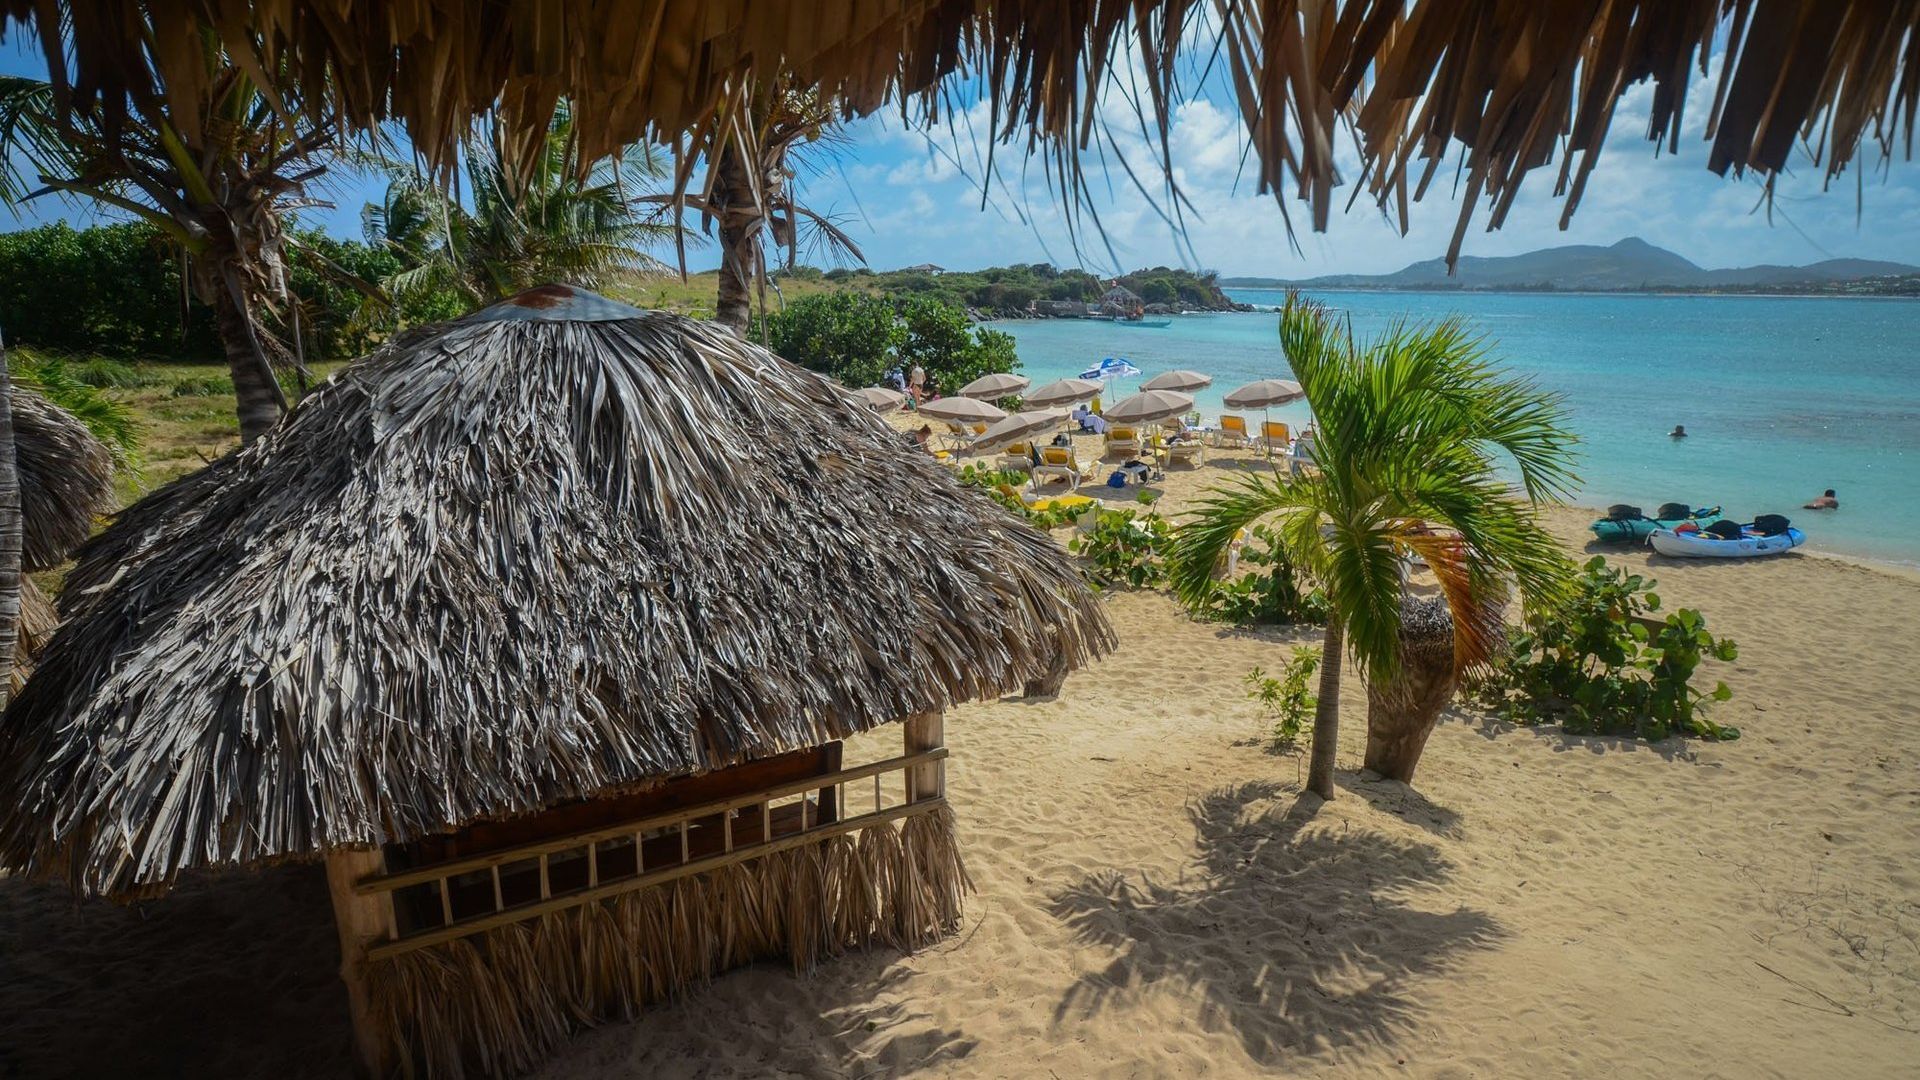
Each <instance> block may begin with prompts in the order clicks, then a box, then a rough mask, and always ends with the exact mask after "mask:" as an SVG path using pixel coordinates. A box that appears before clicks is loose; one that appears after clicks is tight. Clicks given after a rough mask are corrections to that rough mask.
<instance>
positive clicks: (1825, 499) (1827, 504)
mask: <svg viewBox="0 0 1920 1080" xmlns="http://www.w3.org/2000/svg"><path fill="white" fill-rule="evenodd" d="M1806 509H1808V510H1838V509H1840V499H1839V497H1838V496H1836V495H1835V494H1834V493H1833V489H1832V488H1828V489H1827V493H1826V494H1825V495H1822V496H1820V497H1819V498H1817V499H1815V500H1813V501H1812V502H1810V503H1808V504H1807V505H1806Z"/></svg>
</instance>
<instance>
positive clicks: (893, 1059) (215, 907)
mask: <svg viewBox="0 0 1920 1080" xmlns="http://www.w3.org/2000/svg"><path fill="white" fill-rule="evenodd" d="M1083 446H1086V447H1087V448H1088V449H1091V446H1090V442H1088V441H1083ZM1245 465H1246V463H1245V462H1238V463H1236V462H1234V461H1232V460H1227V461H1225V462H1223V463H1217V464H1214V465H1210V466H1208V467H1206V468H1203V469H1198V470H1192V471H1183V470H1176V471H1175V472H1174V473H1173V475H1172V476H1171V477H1170V478H1169V480H1168V481H1167V482H1166V483H1165V484H1164V485H1161V487H1163V489H1164V491H1165V495H1166V497H1165V500H1164V502H1163V503H1162V507H1163V509H1164V510H1165V511H1166V512H1169V513H1174V514H1177V513H1178V512H1179V510H1180V509H1181V508H1182V507H1183V506H1185V505H1188V504H1189V503H1190V502H1191V500H1192V499H1193V498H1194V497H1195V496H1196V495H1197V494H1198V493H1199V492H1200V491H1201V490H1203V489H1204V488H1205V486H1207V485H1208V484H1209V483H1212V482H1217V481H1218V479H1220V478H1221V477H1223V476H1226V475H1229V474H1230V470H1231V469H1232V468H1235V467H1245ZM1589 516H1590V515H1588V514H1586V513H1583V512H1581V511H1579V510H1575V509H1559V510H1555V511H1553V512H1552V515H1551V520H1552V525H1553V529H1554V531H1555V533H1556V535H1558V536H1560V537H1561V538H1562V539H1563V540H1564V541H1565V542H1566V543H1567V544H1568V545H1569V546H1570V547H1571V548H1572V549H1573V550H1575V551H1580V550H1582V549H1583V548H1584V547H1585V542H1584V540H1585V522H1586V520H1587V519H1588V517H1589ZM1800 517H1802V518H1804V519H1807V520H1805V522H1804V523H1805V524H1806V525H1807V527H1808V531H1809V534H1810V536H1811V537H1812V540H1811V544H1812V545H1813V546H1814V547H1815V548H1817V547H1818V545H1819V531H1820V528H1821V525H1822V523H1821V522H1820V521H1819V520H1818V519H1815V518H1814V517H1813V515H1811V514H1802V515H1800ZM1610 557H1611V558H1614V559H1615V560H1616V561H1618V562H1620V563H1622V564H1624V565H1628V566H1631V567H1634V568H1635V569H1638V570H1643V571H1646V572H1648V573H1650V574H1651V575H1652V576H1654V577H1656V578H1658V580H1659V584H1660V589H1659V591H1660V593H1661V594H1662V596H1663V598H1664V599H1665V600H1666V601H1667V605H1666V606H1667V607H1668V608H1673V607H1677V606H1688V607H1695V608H1698V609H1700V610H1701V611H1703V612H1704V613H1705V614H1706V615H1707V617H1708V619H1709V620H1710V624H1711V626H1712V628H1713V629H1714V630H1715V631H1716V632H1717V633H1720V634H1723V635H1729V636H1732V637H1733V638H1735V639H1736V640H1737V641H1738V642H1739V644H1740V659H1739V660H1738V661H1737V662H1735V663H1732V664H1728V665H1723V666H1721V668H1720V669H1719V670H1716V671H1713V672H1712V673H1711V674H1710V675H1709V683H1710V681H1711V678H1712V677H1714V676H1718V677H1723V678H1725V680H1726V681H1727V682H1728V683H1729V684H1730V685H1731V686H1732V687H1733V689H1734V692H1735V696H1734V698H1733V700H1732V701H1731V702H1729V703H1727V704H1725V705H1723V706H1720V707H1719V709H1718V712H1717V713H1716V714H1715V715H1716V717H1717V718H1718V719H1720V720H1721V721H1723V722H1728V723H1732V724H1735V725H1737V726H1739V727H1740V728H1741V729H1742V731H1743V732H1744V737H1743V738H1741V739H1739V740H1737V741H1734V742H1728V743H1718V744H1713V743H1701V742H1697V741H1688V740H1679V739H1674V740H1669V741H1666V742H1663V743H1659V744H1654V745H1647V744H1644V743H1635V742H1632V741H1629V740H1621V739H1595V738H1580V737H1574V736H1569V735H1565V734H1562V733H1560V732H1559V731H1557V730H1555V729H1551V728H1537V729H1535V728H1514V727H1511V726H1507V725H1503V724H1497V723H1493V722H1490V721H1488V720H1486V719H1485V718H1483V717H1478V716H1475V715H1472V714H1471V713H1456V714H1454V715H1452V716H1450V717H1449V718H1448V719H1447V720H1445V721H1444V722H1443V723H1442V725H1441V727H1440V729H1439V730H1438V731H1437V732H1436V733H1435V734H1434V736H1433V739H1432V742H1431V744H1430V746H1429V748H1428V750H1427V754H1426V757H1425V759H1424V761H1423V763H1422V765H1421V767H1420V773H1419V779H1418V784H1417V787H1415V788H1413V789H1409V788H1407V787H1405V786H1403V785H1398V784H1394V783H1390V782H1385V781H1378V780H1369V779H1368V778H1367V777H1366V776H1363V775H1362V774H1361V773H1360V772H1358V769H1357V767H1358V764H1359V761H1360V757H1361V747H1362V743H1363V737H1364V723H1363V714H1364V704H1363V702H1364V697H1363V695H1362V694H1361V693H1360V690H1359V687H1358V685H1357V684H1356V683H1354V682H1351V681H1350V682H1349V683H1348V689H1347V693H1346V694H1345V696H1344V703H1343V705H1344V707H1343V724H1344V727H1343V739H1342V745H1341V765H1342V772H1341V775H1340V783H1341V786H1342V789H1343V790H1342V793H1341V797H1339V798H1338V799H1336V800H1334V801H1333V802H1331V803H1328V804H1325V805H1315V804H1316V803H1317V800H1315V799H1312V798H1311V797H1308V798H1307V799H1306V800H1304V801H1302V800H1301V797H1300V793H1301V790H1302V783H1303V780H1304V776H1305V767H1306V766H1305V757H1304V754H1292V755H1275V754H1272V753H1269V752H1268V751H1267V750H1266V749H1265V748H1264V747H1263V745H1262V740H1261V738H1260V736H1261V722H1260V720H1259V718H1258V716H1257V714H1256V711H1255V708H1254V705H1253V703H1252V702H1250V701H1248V700H1247V698H1246V696H1245V692H1244V689H1243V687H1242V685H1241V680H1242V677H1243V676H1244V674H1245V673H1246V671H1247V670H1248V669H1249V668H1251V667H1253V666H1255V665H1261V666H1264V667H1267V668H1269V669H1271V668H1273V667H1275V666H1277V663H1278V661H1279V660H1280V659H1281V658H1282V657H1283V655H1284V651H1285V649H1286V648H1287V647H1288V646H1289V645H1292V644H1314V643H1316V642H1317V637H1316V635H1315V634H1314V633H1313V632H1310V631H1304V630H1303V631H1299V632H1290V631H1284V630H1275V631H1244V630H1238V629H1233V628H1228V627H1222V626H1218V625H1210V624H1203V623H1197V622H1194V621H1192V620H1190V619H1189V618H1187V617H1186V616H1185V615H1184V614H1183V613H1182V612H1181V611H1180V609H1179V608H1178V607H1177V606H1176V605H1175V604H1174V602H1173V601H1172V600H1171V599H1169V598H1168V597H1166V596H1165V595H1162V594H1158V593H1121V594H1115V595H1113V596H1112V598H1111V600H1110V605H1111V608H1110V610H1111V614H1112V617H1113V621H1114V623H1115V626H1116V627H1117V628H1118V630H1119V631H1120V633H1121V635H1122V645H1121V647H1120V648H1119V650H1118V651H1117V652H1116V653H1115V654H1114V655H1113V656H1111V657H1110V658H1108V659H1107V660H1105V661H1104V662H1102V663H1100V664H1098V665H1096V666H1094V667H1092V668H1090V669H1088V670H1086V671H1082V672H1079V673H1077V674H1075V675H1074V676H1073V677H1072V678H1070V679H1069V680H1068V682H1067V684H1066V687H1065V689H1064V690H1063V692H1062V693H1061V694H1060V695H1059V696H1058V697H1056V698H1052V699H1044V700H1019V699H1007V700H1002V701H998V702H990V703H984V704H977V705H973V706H968V707H965V708H962V709H959V710H956V711H955V712H954V713H952V714H950V715H949V717H948V719H947V724H946V733H947V739H948V742H949V745H950V746H951V748H952V752H953V760H952V763H951V765H950V769H949V778H950V796H951V798H952V800H953V802H954V804H955V806H956V809H957V813H958V814H959V820H960V828H961V837H962V841H963V843H964V847H965V851H966V856H967V859H968V867H969V870H970V871H971V873H972V876H973V880H974V882H975V884H976V886H977V889H978V891H977V894H976V895H975V896H973V897H972V898H971V900H970V902H969V904H968V909H967V916H966V922H965V926H964V928H963V930H962V931H961V933H959V934H958V935H956V936H954V937H953V938H951V939H949V940H947V941H946V942H944V943H942V944H940V945H939V946H937V947H934V948H931V949H928V950H925V951H923V952H921V953H919V954H916V955H912V956H902V955H899V954H897V953H893V952H888V951H884V950H880V951H874V952H869V953H864V954H856V955H853V956H849V957H846V958H844V959H841V960H837V961H833V962H830V963H827V964H824V965H822V966H821V967H819V968H818V969H817V970H816V971H814V972H812V973H810V974H807V975H801V976H796V975H794V974H793V973H792V972H791V970H789V969H788V968H786V967H784V966H781V965H777V964H765V965H760V966H757V967H755V968H752V969H748V970H744V971H738V972H734V973H731V974H729V975H726V976H724V977H722V978H719V979H716V980H715V981H714V982H712V983H711V984H710V985H708V986H705V987H703V988H700V989H698V990H696V991H694V992H693V993H691V994H689V995H688V996H687V997H685V998H684V999H683V1000H680V1001H678V1002H675V1003H672V1004H669V1005H666V1006H663V1007H659V1008H655V1009H653V1010H651V1011H650V1012H649V1013H648V1014H646V1015H645V1016H644V1017H642V1018H641V1019H639V1020H638V1021H635V1022H630V1023H619V1024H610V1025H607V1026H604V1027H601V1028H598V1029H596V1030H593V1031H590V1032H588V1033H585V1034H583V1035H582V1036H581V1037H579V1038H578V1039H576V1040H575V1041H574V1042H572V1043H571V1044H570V1045H568V1046H567V1047H566V1048H565V1049H564V1050H563V1052H562V1053H561V1054H560V1055H558V1056H557V1057H556V1058H555V1059H554V1060H553V1062H552V1063H551V1064H550V1066H548V1067H547V1068H546V1069H545V1070H543V1072H542V1073H541V1074H540V1075H542V1076H546V1077H553V1078H559V1077H583V1076H585V1077H620V1076H653V1075H659V1076H676V1077H678V1076H698V1077H760V1076H807V1077H811V1076H822V1077H826V1076H893V1075H928V1076H983V1077H1063V1078H1065V1077H1083V1076H1114V1077H1128V1076H1141V1077H1145V1076H1242V1075H1295V1074H1301V1075H1343V1076H1344V1075H1353V1076H1362V1075H1364V1076H1373V1075H1380V1074H1382V1073H1388V1072H1393V1071H1396V1070H1398V1071H1404V1072H1405V1073H1406V1074H1408V1075H1415V1076H1432V1077H1500V1076H1573V1075H1583V1076H1591V1075H1610V1074H1619V1075H1649V1076H1725V1077H1749V1076H1789V1077H1791V1076H1846V1077H1876V1076H1896V1075H1912V1074H1913V1070H1914V1068H1915V1062H1920V812H1917V811H1920V694H1917V691H1920V666H1917V665H1916V658H1917V657H1920V625H1916V623H1915V620H1914V618H1913V613H1914V612H1915V611H1916V610H1920V581H1916V580H1915V579H1914V578H1913V577H1912V576H1911V575H1905V574H1900V573H1896V572H1892V571H1889V570H1886V569H1882V568H1877V567H1872V566H1867V565H1862V564H1858V563H1853V562H1847V561H1842V560H1838V559H1832V558H1819V557H1813V556H1810V555H1801V554H1793V555H1788V556H1785V557H1782V558H1779V559H1775V560H1771V561H1766V562H1760V563H1734V564H1726V565H1720V564H1699V563H1683V562H1675V561H1671V560H1661V559H1659V558H1658V557H1653V558H1651V559H1650V558H1649V556H1647V555H1645V554H1641V553H1619V554H1612V555H1610ZM1650 563H1651V565H1650ZM898 747H899V733H898V732H897V731H894V730H890V729H889V730H885V731H882V732H879V733H877V734H876V735H873V736H869V737H866V738H864V739H861V740H858V741H857V742H856V743H854V744H851V745H850V746H849V748H848V753H849V759H850V760H859V759H862V758H878V757H883V756H889V755H892V754H895V753H898ZM336 963H337V954H336V952H335V948H334V939H333V928H332V925H331V922H330V916H329V908H328V903H327V895H326V889H325V885H324V880H323V875H322V874H321V873H320V872H319V870H318V869H317V868H314V867H304V866H292V867H285V868H280V869H275V870H271V871H266V872H261V873H254V874H239V875H229V876H225V877H222V878H217V879H213V880H209V881H204V882H195V883H192V884H190V885H188V886H186V887H184V888H182V889H181V890H180V891H179V892H178V893H176V894H175V895H174V896H172V897H170V898H168V899H165V900H162V901H156V902H153V903H149V904H145V905H141V906H138V907H134V908H119V907H114V906H111V905H106V904H86V905H80V906H78V907H76V905H75V904H74V903H73V901H72V900H71V899H70V898H69V897H67V896H66V895H65V894H62V893H59V892H57V891H54V890H50V889H47V888H43V887H38V886H30V885H27V884H25V883H22V882H20V881H17V880H6V881H0V1010H4V1011H5V1013H6V1014H7V1015H8V1016H9V1022H8V1024H7V1025H6V1027H5V1032H6V1033H5V1035H4V1037H3V1038H4V1043H0V1076H23V1077H24V1076H68V1075H71V1076H80V1075H100V1074H103V1073H118V1074H127V1075H135V1074H138V1075H170V1074H176V1073H187V1072H191V1073H194V1074H196V1075H261V1076H268V1075H275V1076H286V1075H340V1074H343V1073H345V1072H346V1071H347V1070H348V1047H349V1036H348V1034H347V1014H346V1007H345V1002H344V998H343V995H342V993H341V991H340V987H339V984H338V982H337V979H336V977H335V974H334V966H335V964H336Z"/></svg>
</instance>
